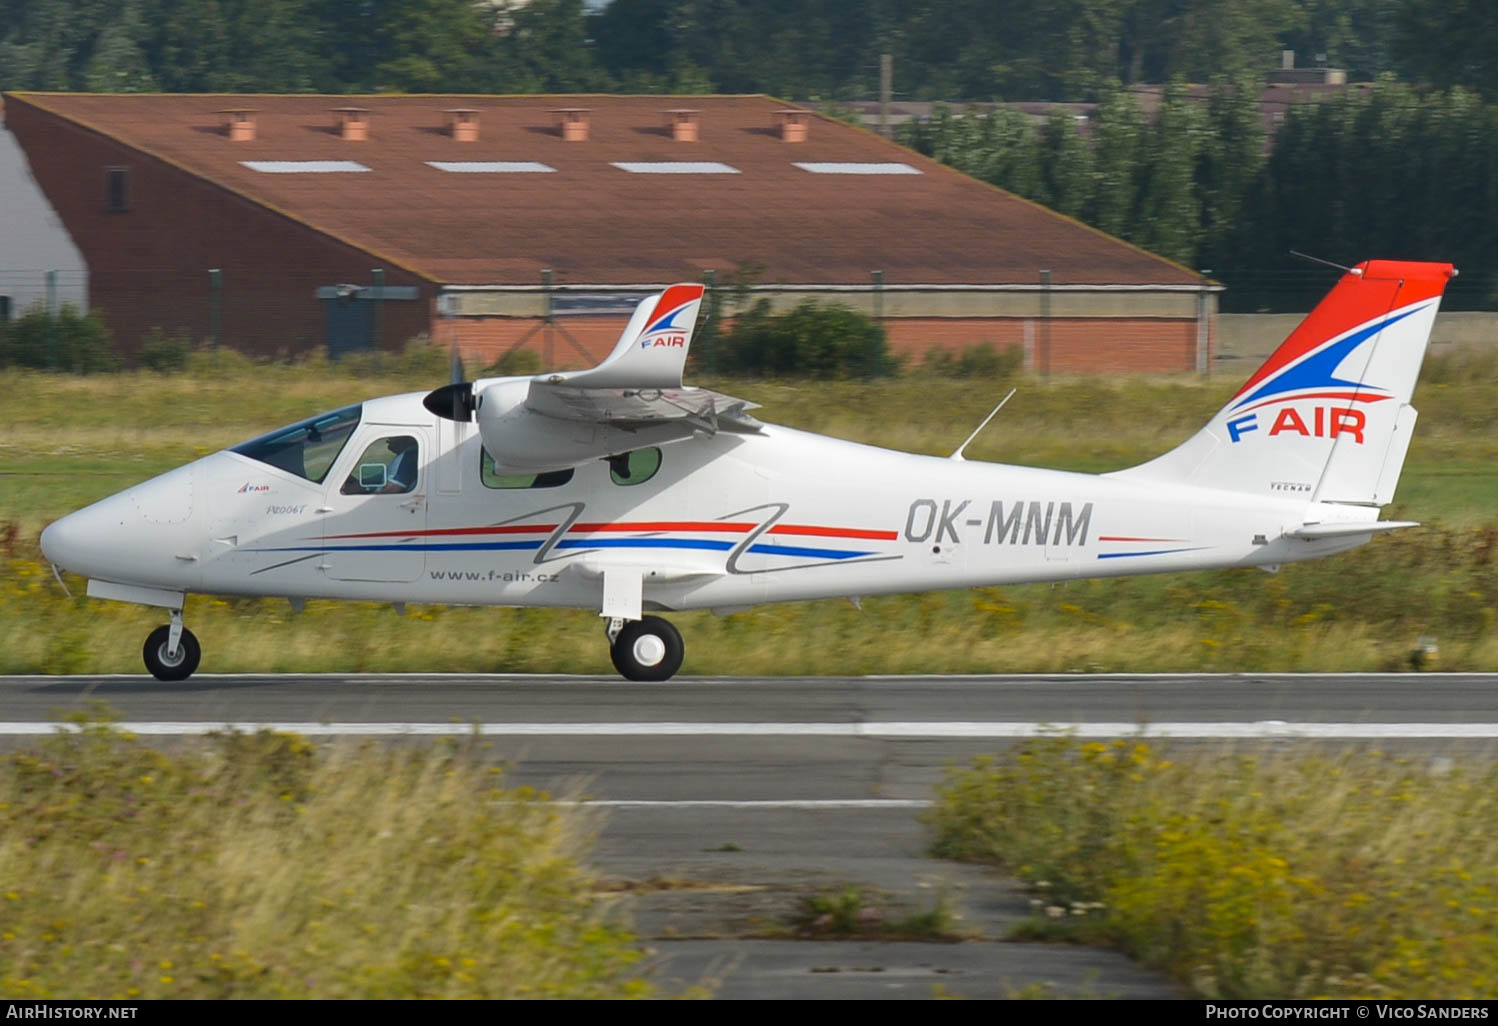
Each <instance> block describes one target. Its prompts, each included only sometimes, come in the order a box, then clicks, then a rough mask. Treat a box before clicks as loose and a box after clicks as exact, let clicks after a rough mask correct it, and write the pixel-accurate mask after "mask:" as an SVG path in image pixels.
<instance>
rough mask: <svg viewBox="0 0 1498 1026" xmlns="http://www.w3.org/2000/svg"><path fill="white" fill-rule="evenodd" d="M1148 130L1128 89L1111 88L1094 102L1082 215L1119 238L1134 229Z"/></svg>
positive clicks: (1141, 112) (1129, 233) (1129, 234)
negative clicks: (1089, 183) (1089, 178)
mask: <svg viewBox="0 0 1498 1026" xmlns="http://www.w3.org/2000/svg"><path fill="white" fill-rule="evenodd" d="M1148 131H1149V124H1148V122H1147V121H1146V120H1145V117H1144V112H1143V111H1142V110H1140V109H1139V101H1138V100H1137V99H1135V97H1134V96H1133V94H1132V93H1128V92H1126V91H1124V90H1122V89H1117V88H1115V89H1113V90H1112V91H1110V92H1109V93H1108V94H1106V95H1105V96H1104V98H1103V101H1102V102H1101V103H1100V104H1098V107H1097V124H1096V125H1095V127H1094V130H1093V159H1092V168H1093V171H1092V174H1093V186H1092V189H1091V190H1090V192H1091V197H1092V198H1091V202H1090V204H1089V206H1088V207H1087V209H1086V210H1085V211H1084V212H1083V217H1084V218H1085V219H1086V220H1087V222H1088V223H1089V224H1093V225H1096V226H1097V227H1098V228H1101V229H1102V230H1103V231H1105V232H1107V233H1108V234H1110V235H1116V236H1118V237H1119V238H1123V239H1127V238H1130V237H1131V236H1132V235H1133V232H1134V219H1135V216H1136V212H1137V209H1138V202H1139V183H1140V181H1141V180H1142V179H1143V177H1144V174H1143V171H1142V169H1141V164H1142V162H1143V160H1144V140H1145V136H1146V134H1147V133H1148Z"/></svg>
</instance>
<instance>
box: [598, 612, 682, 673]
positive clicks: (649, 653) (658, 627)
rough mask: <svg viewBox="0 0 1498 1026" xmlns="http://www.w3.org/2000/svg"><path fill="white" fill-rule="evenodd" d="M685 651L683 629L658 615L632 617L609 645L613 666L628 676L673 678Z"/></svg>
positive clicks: (679, 667)
mask: <svg viewBox="0 0 1498 1026" xmlns="http://www.w3.org/2000/svg"><path fill="white" fill-rule="evenodd" d="M684 652H685V646H683V645H682V641H681V632H680V631H678V630H677V629H676V628H675V627H673V626H671V624H670V622H669V621H667V620H662V619H661V618H660V617H658V616H647V617H645V619H643V620H631V621H630V622H629V623H627V624H625V625H624V629H623V630H621V631H620V632H619V636H618V637H617V638H615V639H614V643H613V645H612V646H610V648H609V656H610V658H612V659H613V660H614V669H616V670H618V671H619V672H620V673H621V674H622V675H623V676H624V677H625V678H626V679H627V680H651V681H655V680H670V679H671V678H672V677H673V676H675V675H676V671H677V670H679V669H681V659H682V655H683V654H684Z"/></svg>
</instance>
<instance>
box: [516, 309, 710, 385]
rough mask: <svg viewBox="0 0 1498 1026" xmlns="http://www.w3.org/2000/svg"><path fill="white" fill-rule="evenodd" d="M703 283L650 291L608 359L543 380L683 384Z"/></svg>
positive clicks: (622, 383)
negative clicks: (558, 378) (682, 378)
mask: <svg viewBox="0 0 1498 1026" xmlns="http://www.w3.org/2000/svg"><path fill="white" fill-rule="evenodd" d="M703 288H704V287H703V286H702V285H700V284H697V283H686V284H681V285H672V286H670V287H668V288H667V289H666V291H665V292H661V293H658V294H656V295H653V296H646V297H645V298H644V299H642V300H641V301H640V304H639V305H638V306H637V307H635V312H634V316H633V317H631V318H630V319H629V324H627V325H625V328H624V333H623V334H622V335H620V336H619V341H618V342H616V343H615V344H614V351H613V352H611V353H610V354H609V355H608V358H607V359H606V360H604V361H603V362H602V363H600V364H599V365H598V366H597V367H594V368H592V369H590V370H585V371H573V372H571V373H568V374H563V375H560V377H561V379H562V381H561V382H555V381H553V379H554V378H555V377H558V375H551V374H547V375H543V378H542V380H546V381H550V382H552V383H554V384H555V383H565V384H567V385H573V386H576V387H578V388H680V387H681V374H682V370H683V369H684V368H685V367H686V363H687V352H688V350H690V349H691V346H692V331H693V329H694V328H695V327H696V325H697V310H698V308H699V307H700V306H701V305H702V293H703Z"/></svg>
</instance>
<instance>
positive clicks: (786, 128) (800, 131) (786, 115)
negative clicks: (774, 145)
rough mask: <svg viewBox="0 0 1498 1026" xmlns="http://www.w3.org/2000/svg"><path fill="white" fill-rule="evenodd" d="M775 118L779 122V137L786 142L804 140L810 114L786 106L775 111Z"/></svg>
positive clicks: (809, 121)
mask: <svg viewBox="0 0 1498 1026" xmlns="http://www.w3.org/2000/svg"><path fill="white" fill-rule="evenodd" d="M775 118H776V120H777V121H778V122H779V123H780V138H782V139H784V140H785V141H786V142H805V141H806V130H807V128H808V126H809V125H810V124H811V115H810V114H809V113H808V112H806V111H804V110H799V109H797V108H795V107H787V108H785V109H782V110H777V111H776V112H775Z"/></svg>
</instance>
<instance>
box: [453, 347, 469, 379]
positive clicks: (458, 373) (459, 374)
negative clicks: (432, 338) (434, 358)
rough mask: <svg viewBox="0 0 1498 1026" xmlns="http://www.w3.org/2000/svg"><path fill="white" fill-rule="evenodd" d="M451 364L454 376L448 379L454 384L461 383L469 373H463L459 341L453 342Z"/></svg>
mask: <svg viewBox="0 0 1498 1026" xmlns="http://www.w3.org/2000/svg"><path fill="white" fill-rule="evenodd" d="M450 366H451V369H452V370H451V373H452V377H450V378H448V381H449V382H451V383H452V384H454V385H461V384H462V383H463V381H464V379H465V378H467V376H468V375H466V374H465V373H463V358H462V357H461V356H459V355H458V343H457V342H456V341H454V342H453V344H452V352H451V363H450Z"/></svg>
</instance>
